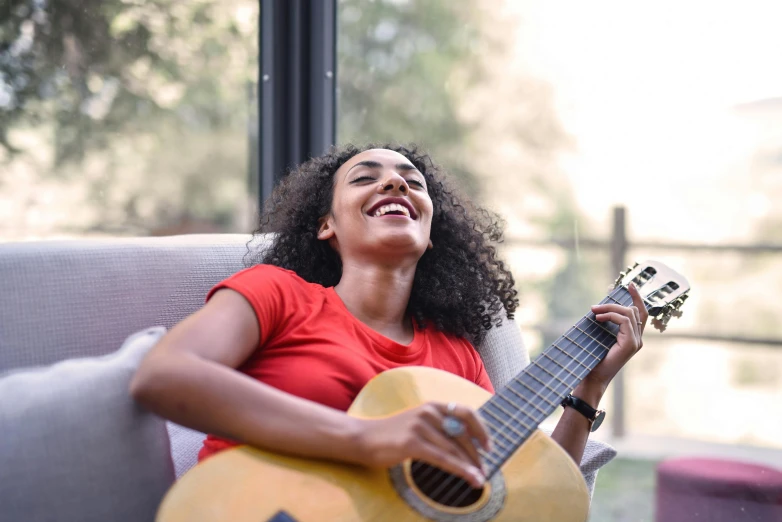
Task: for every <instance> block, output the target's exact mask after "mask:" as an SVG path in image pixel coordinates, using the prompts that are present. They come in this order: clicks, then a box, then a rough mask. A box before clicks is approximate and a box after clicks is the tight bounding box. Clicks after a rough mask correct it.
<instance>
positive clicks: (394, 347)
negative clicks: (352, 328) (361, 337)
mask: <svg viewBox="0 0 782 522" xmlns="http://www.w3.org/2000/svg"><path fill="white" fill-rule="evenodd" d="M326 291H327V294H328V295H329V297H331V299H332V300H333V301H334V302H335V304H336V305H337V306H338V307H339V309H340V310H341V311H342V312H344V313H345V315H347V316H348V317H349V318H350V320H351V321H352V322H353V324H355V325H356V327H357V328H359V329H360V330H362V331H363V332H364V333H365V334H366V335H368V336H369V337H370V338H371V339H372V340H373V341H374V344H375V347H376V348H377V349H378V351H380V352H382V353H383V354H385V355H386V356H387V357H389V358H391V359H395V360H399V361H402V362H404V361H405V360H410V359H415V358H416V357H418V356H419V355H420V353H421V351H422V350H423V348H424V345H425V342H424V341H425V337H426V330H425V329H421V328H418V327H417V326H416V325H415V324H413V340H412V341H411V342H410V344H401V343H398V342H396V341H394V340H393V339H391V338H389V337H386V336H385V335H383V334H381V333H380V332H378V331H377V330H375V329H373V328H372V327H370V326H369V325H367V324H366V323H364V322H362V321H360V320H359V319H358V318H357V317H356V316H355V315H353V314H352V313H351V312H350V310H348V307H347V306H345V303H344V302H343V301H342V298H341V297H340V296H339V294H338V293H337V291H336V290H335V289H334V287H333V286H331V287H329V288H327V289H326Z"/></svg>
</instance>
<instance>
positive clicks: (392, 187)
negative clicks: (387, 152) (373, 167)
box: [378, 172, 410, 194]
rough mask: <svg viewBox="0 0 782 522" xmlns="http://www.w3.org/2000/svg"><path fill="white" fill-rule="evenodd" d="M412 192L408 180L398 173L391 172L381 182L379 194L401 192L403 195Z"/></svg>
mask: <svg viewBox="0 0 782 522" xmlns="http://www.w3.org/2000/svg"><path fill="white" fill-rule="evenodd" d="M409 190H410V187H409V186H408V185H407V180H405V178H403V177H402V176H400V175H399V174H397V173H396V172H391V173H389V174H387V175H386V176H384V177H383V180H382V181H381V182H380V185H379V189H378V192H380V193H383V192H393V191H396V192H399V193H401V194H407V192H408V191H409Z"/></svg>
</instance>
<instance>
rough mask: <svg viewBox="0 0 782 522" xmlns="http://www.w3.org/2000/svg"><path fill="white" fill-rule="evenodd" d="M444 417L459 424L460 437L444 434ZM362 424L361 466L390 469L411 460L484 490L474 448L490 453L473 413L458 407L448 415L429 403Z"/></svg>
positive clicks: (483, 430)
mask: <svg viewBox="0 0 782 522" xmlns="http://www.w3.org/2000/svg"><path fill="white" fill-rule="evenodd" d="M447 415H451V416H453V417H456V418H457V419H459V420H461V421H462V423H463V424H464V427H465V430H464V434H463V435H461V436H460V437H456V438H450V437H449V436H448V435H446V434H445V432H444V431H443V428H442V424H443V419H444V418H445V417H446V416H447ZM361 421H362V423H363V426H362V427H361V432H360V435H359V438H358V440H359V448H360V451H361V455H362V458H361V459H360V460H361V461H363V464H365V465H367V466H373V467H391V466H394V465H396V464H399V463H400V462H402V461H404V460H405V459H410V458H412V459H417V460H422V461H424V462H426V463H428V464H431V465H433V466H437V467H438V468H440V469H442V470H443V471H447V472H448V473H452V474H454V475H457V476H459V477H461V478H463V479H464V480H466V481H467V482H468V483H469V484H470V485H472V486H473V487H476V488H479V487H481V486H483V484H484V482H485V480H486V478H485V475H484V473H483V472H482V471H481V460H480V456H479V454H478V448H477V447H476V444H480V445H481V446H482V447H483V449H485V450H487V451H489V434H488V432H487V431H486V428H485V426H484V425H483V422H482V421H481V420H480V418H479V417H478V415H477V414H476V412H475V411H474V410H472V409H470V408H468V407H466V406H459V405H457V406H455V407H453V409H452V410H451V411H450V412H449V411H448V406H447V405H445V404H442V403H437V402H429V403H426V404H423V405H421V406H418V407H416V408H413V409H411V410H407V411H404V412H402V413H399V414H396V415H392V416H390V417H385V418H382V419H362V420H361ZM473 440H476V444H474V443H473V442H472V441H473Z"/></svg>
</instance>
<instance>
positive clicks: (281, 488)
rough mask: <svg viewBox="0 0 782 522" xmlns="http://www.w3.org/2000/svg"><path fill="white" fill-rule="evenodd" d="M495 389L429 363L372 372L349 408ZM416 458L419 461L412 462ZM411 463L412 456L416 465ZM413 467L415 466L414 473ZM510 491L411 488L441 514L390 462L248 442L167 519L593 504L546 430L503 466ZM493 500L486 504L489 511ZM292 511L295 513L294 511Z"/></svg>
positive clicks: (545, 509)
mask: <svg viewBox="0 0 782 522" xmlns="http://www.w3.org/2000/svg"><path fill="white" fill-rule="evenodd" d="M490 397H491V394H489V393H488V392H486V391H485V390H483V389H482V388H480V387H478V386H476V385H475V384H473V383H471V382H468V381H466V380H464V379H461V378H459V377H457V376H455V375H452V374H450V373H447V372H443V371H440V370H434V369H431V368H422V367H407V368H398V369H394V370H390V371H387V372H383V373H382V374H380V375H378V376H377V377H376V378H374V379H373V380H372V381H370V382H369V383H368V384H367V385H366V386H365V387H364V389H363V390H362V391H361V393H360V394H359V396H358V397H357V398H356V400H355V401H354V402H353V405H352V406H351V408H350V410H349V411H348V413H349V414H350V415H354V416H356V417H364V418H368V417H384V416H388V415H391V414H394V413H396V412H399V411H401V410H405V409H409V408H412V407H415V406H418V405H420V404H422V403H425V402H428V401H439V402H451V401H454V402H458V403H461V404H465V405H468V406H470V407H473V408H478V407H480V406H481V405H482V404H483V403H484V402H485V401H486V400H487V399H489V398H490ZM408 464H409V463H408ZM402 469H407V470H408V472H409V465H408V466H407V468H402ZM408 476H409V475H408ZM496 478H497V479H498V480H502V481H504V489H505V491H504V492H503V493H502V494H501V493H499V491H500V489H501V488H499V487H496V489H497V491H495V493H496V494H494V495H492V489H494V486H493V484H495V482H494V481H492V483H491V484H492V485H487V487H486V488H484V493H483V495H482V496H481V498H480V499H478V500H477V501H476V502H475V503H474V504H471V505H469V506H466V507H448V506H444V505H441V504H438V503H435V502H433V501H431V500H430V499H429V498H428V497H426V496H425V495H423V494H420V490H418V489H416V488H412V489H410V490H408V492H407V493H408V494H409V495H412V496H413V497H415V498H414V501H416V502H418V503H423V504H425V505H426V507H427V509H429V511H430V512H431V511H434V513H435V514H434V515H431V514H430V515H429V516H424V515H423V514H421V513H420V512H419V511H417V510H416V509H414V508H412V507H411V506H410V505H409V504H408V501H406V500H404V499H403V498H402V496H400V494H399V493H398V492H397V489H395V487H394V485H393V484H392V480H391V478H390V475H389V471H388V470H385V469H366V468H362V467H359V466H352V465H347V464H339V463H333V462H326V461H316V460H306V459H300V458H293V457H286V456H281V455H277V454H274V453H270V452H266V451H261V450H257V449H252V448H250V447H248V446H241V447H238V448H234V449H230V450H226V451H223V452H221V453H220V454H218V455H215V456H213V457H210V458H209V459H208V460H206V461H204V462H203V463H201V464H199V465H198V466H196V467H195V468H193V469H192V470H190V471H189V472H188V473H187V474H186V475H185V476H184V477H182V478H181V479H180V480H179V481H178V482H177V483H176V484H175V485H174V486H173V487H172V488H171V490H170V491H169V492H168V494H167V495H166V497H165V499H164V500H163V503H162V504H161V506H160V510H159V512H158V521H159V522H179V521H188V522H193V521H210V522H211V521H215V520H226V521H232V522H242V521H253V522H267V521H275V522H276V521H278V520H279V521H283V520H285V521H290V520H295V521H297V522H309V521H321V520H323V521H335V522H336V521H345V522H347V521H350V522H354V521H355V522H359V521H361V522H363V521H372V522H386V521H388V522H406V521H418V520H431V519H435V520H444V521H465V522H466V521H470V522H478V521H481V520H487V518H486V517H487V515H486V514H485V508H486V505H487V504H489V503H492V502H493V503H494V504H496V505H497V506H498V511H496V512H495V513H494V514H491V515H488V516H490V518H489V519H490V520H497V521H506V520H507V521H510V520H513V521H517V522H525V521H529V522H532V521H535V522H540V521H555V522H583V521H585V520H586V519H587V515H588V510H589V494H588V491H587V488H586V484H585V482H584V479H583V477H582V475H581V473H580V471H579V469H578V467H577V466H576V464H575V463H574V462H573V461H572V459H571V458H570V457H569V456H568V455H567V454H566V453H565V451H564V450H562V448H560V447H559V445H558V444H557V443H556V442H554V441H553V440H552V439H551V438H549V437H548V436H547V435H545V434H544V433H542V432H541V431H539V430H536V431H535V432H534V434H533V435H532V436H531V437H529V439H527V441H526V442H525V443H524V444H523V445H522V446H521V448H519V450H518V451H516V452H515V453H514V455H513V456H512V457H511V458H510V459H509V460H508V461H507V462H506V463H505V465H504V466H503V467H502V472H501V473H498V474H497V475H496ZM481 508H484V511H481ZM281 513H284V514H286V515H288V516H289V517H290V518H284V515H283V514H281Z"/></svg>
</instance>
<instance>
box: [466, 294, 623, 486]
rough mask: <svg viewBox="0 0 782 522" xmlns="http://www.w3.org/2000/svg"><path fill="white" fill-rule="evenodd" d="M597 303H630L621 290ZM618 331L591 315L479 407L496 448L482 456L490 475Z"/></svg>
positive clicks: (591, 365) (600, 356)
mask: <svg viewBox="0 0 782 522" xmlns="http://www.w3.org/2000/svg"><path fill="white" fill-rule="evenodd" d="M601 303H617V304H620V305H623V306H628V305H629V304H632V297H631V296H630V293H629V292H628V291H627V290H626V289H625V288H624V287H618V288H616V289H615V290H613V291H612V292H611V293H610V294H609V295H608V296H607V297H606V298H605V299H604V300H603V301H601ZM618 330H619V327H618V326H616V325H614V324H612V323H599V322H598V321H596V320H595V316H594V314H593V313H592V312H590V313H588V314H587V315H585V316H584V317H583V318H582V319H581V320H579V321H578V322H577V323H576V325H575V326H573V327H572V328H570V329H569V330H568V331H567V332H565V334H563V335H562V336H561V337H560V338H559V339H557V340H556V341H555V342H554V344H552V345H551V346H550V347H548V348H547V349H546V350H544V351H543V353H542V354H541V355H540V356H539V357H538V358H536V359H535V361H533V362H532V363H531V364H530V365H529V366H527V367H526V368H524V370H522V371H521V373H519V374H518V375H517V376H516V377H515V378H513V379H512V380H511V381H510V382H509V383H508V384H507V385H506V386H504V387H503V388H502V389H500V390H497V393H496V394H495V395H494V396H493V397H492V398H491V399H489V400H488V401H487V402H486V403H485V404H484V405H483V406H481V408H480V410H479V411H480V413H481V415H482V416H483V418H484V420H485V421H486V424H487V426H488V428H489V431H490V433H491V435H492V439H493V440H495V442H496V444H495V448H494V450H493V451H492V452H491V453H487V454H485V455H484V459H485V462H486V465H487V467H488V469H489V474H490V475H491V474H493V473H494V472H496V470H497V469H499V468H500V467H501V466H502V464H503V463H504V462H506V461H507V460H508V459H509V458H510V457H511V455H512V454H513V453H514V452H515V451H516V449H518V448H519V447H520V446H521V445H522V444H523V443H524V442H525V441H526V440H527V438H528V437H529V436H530V435H531V434H532V433H533V432H534V430H535V429H536V428H537V427H538V425H539V424H540V423H541V422H543V421H544V420H545V419H546V418H547V417H548V416H549V415H551V413H553V412H554V410H555V409H557V407H558V406H559V405H560V403H561V402H562V399H564V398H565V396H566V395H567V394H568V393H570V392H571V391H572V390H573V389H574V388H575V387H576V386H577V385H578V384H579V383H580V382H581V380H582V379H583V378H584V377H585V376H586V375H587V374H588V373H589V372H590V371H591V370H592V369H593V368H594V367H595V366H597V364H598V363H599V362H600V361H601V360H602V359H603V357H605V355H606V353H608V350H609V349H610V348H611V347H612V346H613V345H614V344H615V343H616V334H617V332H618Z"/></svg>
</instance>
